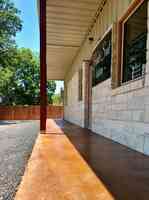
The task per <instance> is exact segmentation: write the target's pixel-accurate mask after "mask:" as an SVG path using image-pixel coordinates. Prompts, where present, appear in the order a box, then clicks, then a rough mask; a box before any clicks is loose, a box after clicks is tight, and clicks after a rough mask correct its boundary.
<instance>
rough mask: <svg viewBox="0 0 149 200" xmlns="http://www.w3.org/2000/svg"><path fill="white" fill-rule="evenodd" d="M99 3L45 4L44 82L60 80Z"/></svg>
mask: <svg viewBox="0 0 149 200" xmlns="http://www.w3.org/2000/svg"><path fill="white" fill-rule="evenodd" d="M101 2H102V0H47V78H48V79H50V80H64V77H65V74H66V72H67V70H68V68H69V67H70V65H71V64H72V62H73V59H74V57H75V55H76V54H77V52H78V50H79V49H80V47H81V45H82V43H83V41H84V39H85V37H86V35H87V33H88V31H89V28H90V27H91V25H92V23H93V20H94V18H95V16H96V12H97V10H98V7H99V5H100V3H101Z"/></svg>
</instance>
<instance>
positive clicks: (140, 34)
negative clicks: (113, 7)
mask: <svg viewBox="0 0 149 200" xmlns="http://www.w3.org/2000/svg"><path fill="white" fill-rule="evenodd" d="M146 41H147V1H144V3H143V4H142V5H141V6H140V7H139V8H138V9H137V10H136V12H135V13H134V14H133V15H132V16H131V17H130V18H129V19H128V20H127V22H126V23H125V24H124V56H123V80H122V82H127V81H130V80H133V79H137V78H139V77H141V76H142V75H143V74H144V67H145V64H146V43H147V42H146Z"/></svg>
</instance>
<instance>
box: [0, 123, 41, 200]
mask: <svg viewBox="0 0 149 200" xmlns="http://www.w3.org/2000/svg"><path fill="white" fill-rule="evenodd" d="M38 133H39V122H38V121H0V200H12V199H13V198H14V195H15V193H16V190H17V187H18V185H19V183H20V181H21V178H22V175H23V174H24V170H25V165H26V163H27V161H28V158H29V156H30V154H31V152H32V147H33V145H34V142H35V139H36V137H37V135H38Z"/></svg>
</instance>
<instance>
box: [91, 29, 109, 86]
mask: <svg viewBox="0 0 149 200" xmlns="http://www.w3.org/2000/svg"><path fill="white" fill-rule="evenodd" d="M110 75H111V32H110V33H108V34H107V35H106V36H105V38H104V39H103V40H102V41H101V42H100V44H99V45H98V46H97V48H96V49H95V51H94V53H93V55H92V86H95V85H97V84H98V83H100V82H102V81H104V80H106V79H108V78H110Z"/></svg>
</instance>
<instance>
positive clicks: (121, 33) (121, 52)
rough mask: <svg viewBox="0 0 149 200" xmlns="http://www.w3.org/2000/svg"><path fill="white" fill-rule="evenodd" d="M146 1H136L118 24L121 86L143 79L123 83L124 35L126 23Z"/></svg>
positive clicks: (118, 60) (118, 58)
mask: <svg viewBox="0 0 149 200" xmlns="http://www.w3.org/2000/svg"><path fill="white" fill-rule="evenodd" d="M145 1H146V0H134V1H133V2H132V3H131V4H130V6H129V8H128V9H127V11H126V12H125V14H124V15H123V16H122V17H121V19H120V20H119V22H118V50H119V51H118V52H117V53H118V57H117V62H118V69H119V73H118V74H119V75H118V76H119V77H118V80H119V83H120V86H121V85H126V84H129V83H130V82H133V81H136V80H139V79H142V78H143V76H140V77H138V78H136V79H133V80H130V81H126V82H123V67H124V37H125V35H124V33H125V30H124V29H125V23H126V22H127V21H128V19H129V18H130V17H131V16H132V15H133V14H134V13H135V12H136V11H137V9H138V8H139V7H140V6H141V5H142V4H143V3H144V2H145Z"/></svg>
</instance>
